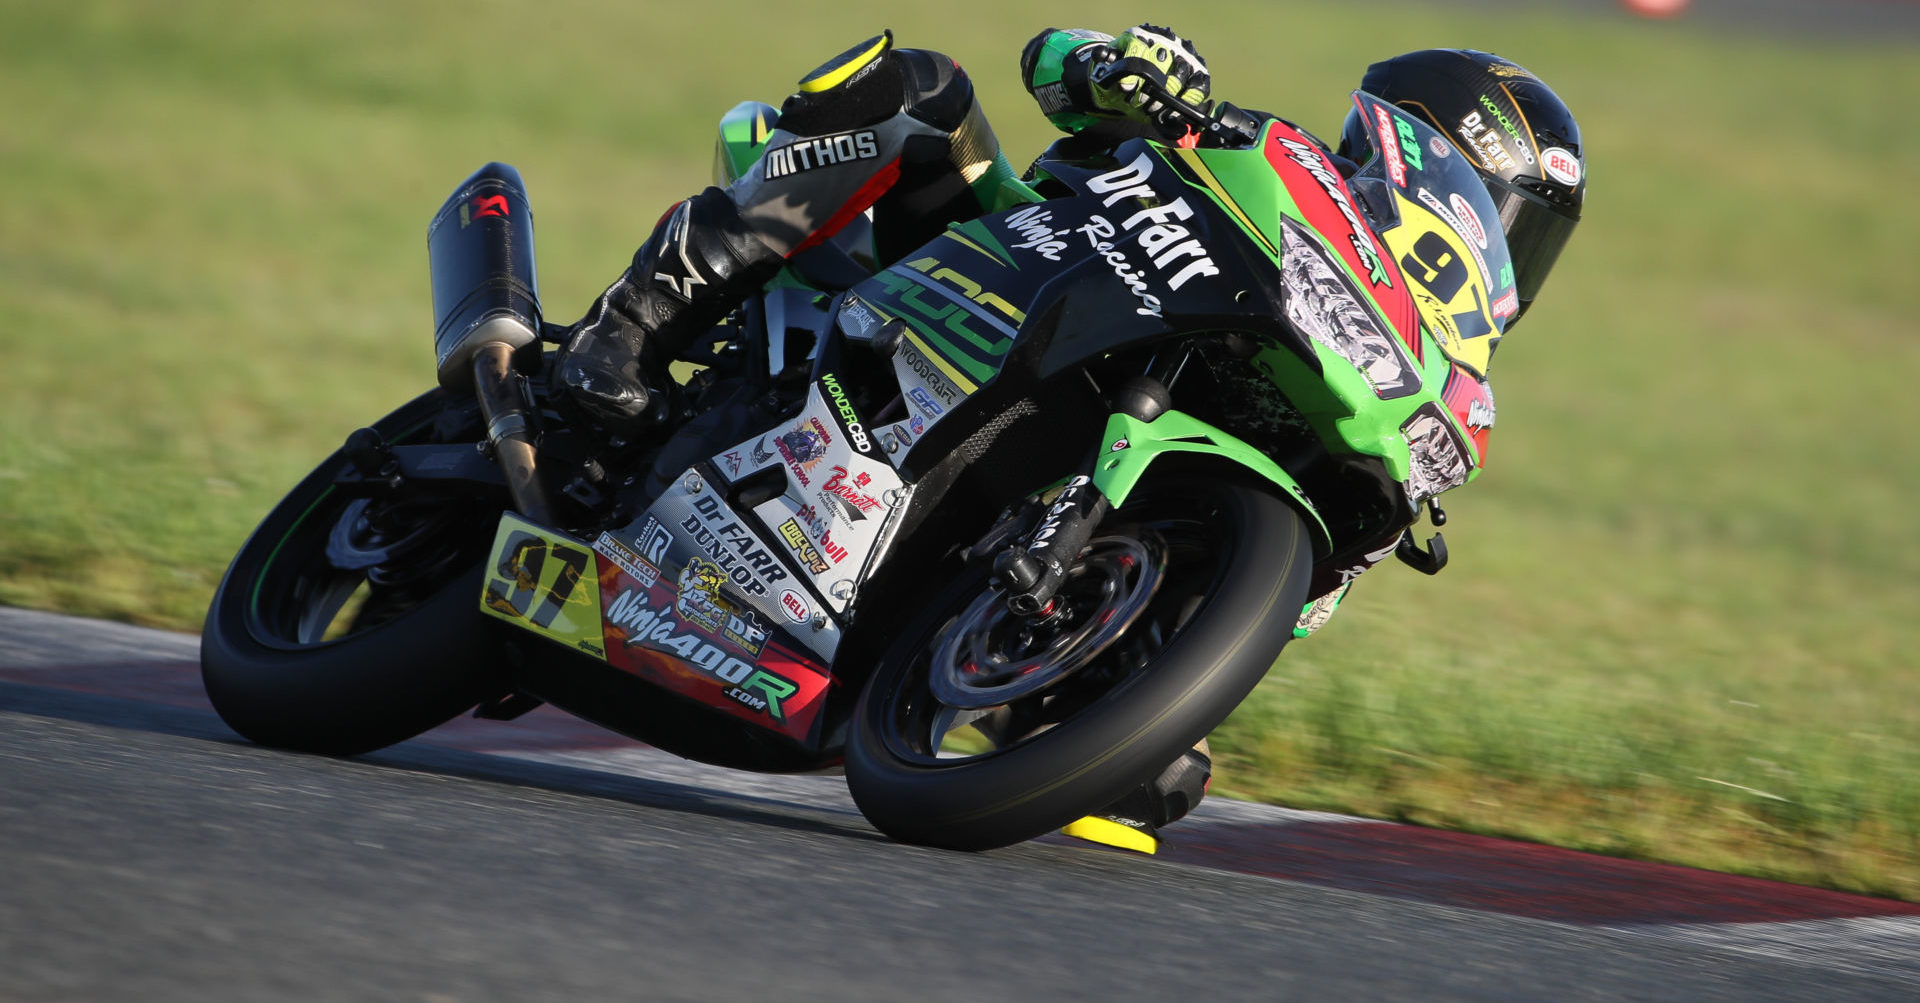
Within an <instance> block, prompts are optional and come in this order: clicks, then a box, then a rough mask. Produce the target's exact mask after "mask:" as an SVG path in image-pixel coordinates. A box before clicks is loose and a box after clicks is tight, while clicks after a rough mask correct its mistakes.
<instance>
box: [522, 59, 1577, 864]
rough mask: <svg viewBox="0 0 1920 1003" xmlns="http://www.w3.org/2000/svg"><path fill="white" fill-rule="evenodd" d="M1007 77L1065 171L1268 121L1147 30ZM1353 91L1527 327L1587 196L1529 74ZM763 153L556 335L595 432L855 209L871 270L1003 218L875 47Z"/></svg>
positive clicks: (649, 405)
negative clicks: (1481, 189) (1404, 134)
mask: <svg viewBox="0 0 1920 1003" xmlns="http://www.w3.org/2000/svg"><path fill="white" fill-rule="evenodd" d="M1020 69H1021V78H1022V82H1023V83H1024V84H1025V85H1026V88H1027V90H1028V92H1029V93H1030V94H1032V95H1033V97H1034V100H1035V101H1036V102H1037V103H1038V104H1039V106H1040V110H1041V112H1042V113H1043V114H1045V115H1046V116H1047V118H1048V120H1049V121H1051V122H1052V123H1053V124H1054V125H1055V126H1056V127H1058V128H1059V129H1061V130H1062V131H1063V132H1065V133H1067V134H1068V138H1067V139H1065V140H1062V141H1061V142H1062V143H1065V144H1068V146H1069V150H1070V152H1071V154H1072V155H1074V156H1075V157H1078V158H1085V157H1088V156H1092V155H1097V154H1098V153H1100V152H1101V151H1103V150H1110V149H1111V148H1112V147H1115V146H1117V145H1119V144H1120V143H1122V142H1124V141H1126V140H1129V139H1134V138H1148V139H1153V140H1156V141H1159V142H1162V143H1166V144H1169V145H1174V144H1178V145H1185V146H1195V145H1208V144H1212V143H1218V142H1229V141H1235V140H1237V135H1236V136H1234V137H1233V138H1232V139H1228V138H1223V137H1225V136H1226V134H1227V133H1228V132H1229V131H1230V130H1219V131H1206V130H1195V129H1194V128H1192V126H1191V124H1190V122H1189V118H1188V116H1187V115H1185V114H1183V113H1182V112H1181V111H1180V110H1179V109H1178V108H1175V107H1172V106H1170V105H1169V103H1168V102H1166V101H1164V100H1162V99H1161V98H1160V97H1159V95H1161V94H1166V95H1172V96H1175V97H1177V98H1178V100H1179V101H1180V102H1182V103H1184V104H1186V105H1190V106H1197V107H1200V108H1202V109H1210V110H1211V113H1212V115H1213V116H1214V117H1215V118H1216V119H1231V117H1233V116H1240V117H1241V120H1243V121H1244V120H1247V119H1248V118H1249V117H1250V118H1251V120H1253V121H1259V120H1261V119H1264V118H1267V117H1269V116H1265V115H1263V114H1260V113H1251V115H1250V114H1249V113H1247V112H1243V111H1241V110H1240V109H1238V108H1235V107H1233V106H1232V105H1228V104H1225V103H1221V104H1219V105H1217V106H1216V105H1213V104H1211V103H1210V102H1209V101H1208V92H1209V88H1210V83H1211V80H1210V76H1209V74H1208V71H1207V66H1206V63H1205V62H1204V61H1203V60H1202V59H1201V58H1200V56H1199V54H1198V53H1197V52H1196V51H1195V50H1194V47H1193V46H1192V44H1191V43H1189V42H1188V41H1186V40H1185V39H1182V38H1181V37H1180V36H1179V35H1177V34H1175V33H1174V32H1172V31H1170V30H1168V29H1166V28H1160V27H1155V26H1153V25H1145V24H1143V25H1139V26H1136V27H1133V28H1129V29H1127V30H1126V31H1124V32H1122V33H1120V34H1119V35H1117V36H1109V35H1105V34H1102V33H1099V32H1094V31H1085V30H1078V29H1056V28H1048V29H1046V30H1045V31H1042V32H1041V33H1039V34H1038V35H1036V36H1035V37H1034V38H1033V39H1032V40H1031V41H1030V42H1028V43H1027V46H1026V48H1025V50H1024V51H1023V52H1022V54H1021V58H1020ZM1361 89H1362V90H1365V91H1367V92H1368V93H1371V94H1374V95H1376V96H1378V97H1380V98H1383V99H1385V100H1387V101H1389V102H1392V103H1394V104H1396V105H1399V106H1401V107H1403V108H1406V109H1408V110H1409V111H1412V112H1413V113H1414V114H1416V115H1420V116H1421V117H1423V118H1425V119H1426V120H1427V121H1429V122H1430V123H1431V124H1432V125H1434V126H1435V127H1436V128H1438V129H1439V130H1440V131H1441V132H1442V133H1443V134H1445V135H1447V136H1448V137H1449V138H1450V139H1453V140H1454V143H1455V145H1456V146H1458V147H1460V149H1461V152H1462V153H1463V154H1464V155H1466V156H1467V157H1468V159H1469V162H1470V163H1473V164H1475V166H1476V168H1477V169H1478V170H1479V172H1480V174H1481V176H1482V178H1483V179H1485V181H1486V183H1487V185H1488V188H1489V190H1490V191H1491V192H1492V194H1493V197H1494V202H1495V204H1496V205H1497V206H1498V207H1499V209H1500V217H1501V222H1502V224H1503V226H1504V228H1505V229H1506V232H1507V237H1508V242H1509V244H1510V245H1511V246H1512V256H1513V262H1514V268H1515V273H1516V274H1515V285H1516V287H1517V289H1518V293H1519V305H1518V312H1524V311H1525V310H1526V308H1527V307H1528V306H1530V305H1531V303H1532V302H1533V299H1534V297H1535V296H1536V295H1537V294H1538V290H1539V288H1540V285H1541V283H1542V282H1543V281H1544V279H1545V277H1546V275H1547V273H1548V272H1549V271H1551V269H1552V266H1553V264H1554V261H1555V259H1556V258H1557V256H1558V254H1559V251H1560V248H1561V247H1562V246H1564V244H1565V242H1566V238H1567V236H1568V235H1569V234H1570V233H1571V231H1572V226H1573V223H1574V222H1577V220H1578V219H1579V209H1580V204H1581V201H1582V199H1583V197H1584V193H1585V177H1584V176H1583V175H1584V171H1583V170H1582V161H1581V160H1580V145H1579V144H1580V136H1579V129H1578V127H1577V125H1575V124H1574V121H1573V117H1572V115H1571V114H1570V113H1569V112H1567V110H1566V107H1565V105H1564V104H1562V103H1561V102H1560V100H1559V98H1558V97H1556V96H1555V95H1554V94H1553V92H1552V91H1551V90H1549V89H1548V88H1547V87H1546V86H1545V85H1544V84H1542V83H1540V82H1539V80H1538V79H1537V78H1535V77H1533V76H1532V75H1531V74H1529V73H1527V72H1526V71H1525V70H1523V69H1520V68H1519V67H1518V66H1515V65H1514V64H1512V63H1509V62H1507V61H1505V60H1502V59H1499V58H1498V57H1494V56H1490V55H1488V54H1486V53H1481V52H1473V51H1470V50H1438V49H1435V50H1424V51H1421V52H1414V53H1409V54H1406V55H1403V56H1399V57H1396V58H1394V59H1390V60H1387V61H1385V62H1382V63H1376V64H1374V65H1373V66H1371V67H1369V69H1368V71H1367V74H1366V76H1365V78H1364V79H1363V80H1362V82H1361ZM1509 113H1510V114H1509ZM1514 119H1518V120H1519V122H1520V123H1523V124H1524V125H1525V126H1526V127H1527V129H1530V130H1531V132H1530V133H1529V132H1527V131H1525V130H1523V129H1520V128H1516V127H1515V126H1514V125H1512V123H1513V121H1514ZM1503 129H1504V130H1505V131H1503ZM1462 139H1464V140H1466V142H1464V143H1463V142H1462ZM765 151H766V152H765V153H764V154H763V155H762V156H761V158H760V159H759V160H758V161H756V162H755V163H754V164H753V165H752V166H751V167H750V168H749V169H748V170H747V171H746V172H745V173H744V174H743V175H742V176H741V177H740V178H739V179H738V180H737V181H735V182H734V183H733V184H732V185H730V186H729V187H727V188H725V189H721V188H717V187H710V188H707V189H706V190H704V191H702V192H700V193H699V194H697V195H694V196H693V197H691V198H689V199H687V200H685V201H683V202H680V203H678V204H677V205H675V206H673V207H672V208H671V209H669V210H668V212H667V214H666V215H665V216H663V217H662V218H661V220H660V221H659V223H658V224H656V226H655V229H654V231H653V233H652V235H651V236H649V237H648V239H647V240H646V242H645V243H643V244H642V245H641V246H640V248H639V250H637V251H636V252H635V253H634V256H633V261H632V264H631V265H630V266H629V267H628V269H627V270H626V272H625V273H624V274H623V275H621V276H620V278H619V279H618V280H616V281H615V282H614V283H613V284H612V285H611V286H609V287H608V288H607V290H606V291H605V292H604V293H602V294H601V296H600V297H599V299H598V300H597V301H596V302H595V303H594V304H593V306H592V307H591V308H590V309H589V310H588V312H587V314H586V316H585V317H584V318H583V319H582V320H580V321H579V322H578V323H577V324H576V325H575V326H574V327H573V329H572V331H571V333H570V334H569V336H568V338H567V340H566V342H565V344H564V345H563V347H562V349H561V351H560V353H559V355H558V357H557V363H556V372H557V375H558V377H559V380H560V382H561V383H562V384H563V386H564V387H565V389H566V392H567V394H568V396H569V397H570V398H571V399H572V400H573V401H574V403H575V404H577V405H578V406H579V407H580V408H581V409H582V410H584V411H586V412H588V413H589V414H591V415H592V416H593V417H594V418H595V419H596V420H598V421H600V422H602V423H603V424H605V425H607V426H608V427H609V428H612V429H615V430H622V431H640V430H643V429H645V428H646V427H647V426H649V425H650V424H651V423H653V422H654V421H656V420H658V417H657V416H658V415H659V414H660V413H661V410H662V409H661V408H659V407H657V406H656V399H655V398H656V391H654V390H651V389H649V384H650V383H651V384H652V385H653V386H654V387H660V386H663V385H664V379H665V373H666V368H667V365H668V363H670V362H671V361H672V360H673V358H674V357H675V356H676V355H678V354H679V353H680V352H681V351H683V350H684V349H685V348H686V347H687V346H688V344H689V343H690V341H691V340H692V339H693V338H694V337H695V336H697V335H699V334H701V333H703V332H705V331H707V330H708V329H710V328H711V327H712V326H713V325H714V324H716V323H718V322H719V321H720V320H722V319H723V318H725V317H726V315H727V314H729V313H731V312H732V311H733V310H734V309H735V308H736V307H737V306H738V305H739V304H740V303H741V302H743V301H744V300H745V299H746V298H747V297H748V296H749V295H751V294H752V293H753V292H755V291H756V290H758V289H759V288H760V287H761V286H762V285H764V284H765V283H766V282H767V281H769V280H770V279H772V278H773V277H774V275H775V274H776V273H778V272H779V271H780V269H781V267H782V266H783V265H785V264H786V263H787V261H788V259H790V258H792V257H793V256H795V255H797V254H800V253H803V252H805V251H806V250H808V249H810V248H812V247H814V246H816V245H818V244H819V243H821V242H822V241H824V240H826V239H828V238H830V237H832V236H833V235H834V234H835V233H837V232H838V231H839V230H840V229H841V228H842V227H844V226H846V225H847V224H848V223H850V222H851V221H852V220H853V219H855V218H856V217H859V216H861V215H862V214H863V213H866V212H867V210H869V209H872V210H873V213H872V220H873V227H874V242H875V245H876V250H877V252H878V255H877V256H878V258H879V260H881V261H883V262H887V261H892V260H894V259H895V258H897V257H899V256H900V255H902V254H904V253H905V252H907V251H909V250H912V249H913V248H915V247H918V246H920V245H921V244H923V243H924V242H926V241H927V240H929V239H931V238H932V237H934V236H936V235H937V234H938V233H939V232H940V231H941V229H942V228H944V226H945V225H946V224H947V223H948V222H951V221H957V220H963V219H971V218H974V217H976V216H979V215H982V214H984V213H987V212H991V211H995V210H997V209H1003V208H1007V207H1008V206H1009V205H1010V204H1011V202H1010V200H1009V199H1008V197H1007V196H1006V194H1005V186H1006V183H1007V182H1009V181H1011V180H1012V179H1013V178H1014V177H1015V173H1014V171H1013V169H1012V167H1011V165H1010V164H1009V163H1008V161H1007V159H1006V157H1005V156H1004V155H1003V154H1002V153H1001V151H1000V146H999V143H998V141H997V140H996V139H995V137H994V134H993V130H992V128H991V127H990V126H989V125H988V124H987V121H986V117H985V115H984V114H983V113H982V111H981V109H980V106H979V103H978V102H977V101H976V100H975V98H974V93H973V86H972V83H971V81H970V80H969V79H968V78H967V75H966V73H965V71H964V70H962V69H961V68H960V67H959V65H958V64H957V63H955V62H954V61H953V60H952V59H950V58H948V57H946V56H944V55H941V54H939V53H936V52H931V51H927V50H921V49H903V48H895V47H894V45H893V37H892V33H891V32H883V33H882V34H880V35H878V36H875V37H874V38H870V39H868V40H866V41H864V42H861V43H860V44H858V45H855V46H854V47H852V48H850V49H848V50H847V51H846V52H843V53H841V54H840V55H838V56H836V57H834V58H833V59H832V60H829V61H828V62H827V63H825V64H824V65H822V66H820V67H819V68H818V69H815V70H814V71H813V72H811V73H809V74H807V76H806V77H804V78H802V80H801V81H800V84H799V90H798V91H797V92H796V93H794V94H793V95H792V96H791V97H789V98H788V99H787V100H786V102H785V104H784V105H783V106H782V108H781V109H780V115H779V118H778V119H777V121H776V122H775V125H774V128H773V130H772V132H771V134H770V135H769V136H768V138H767V141H766V145H765ZM1373 154H1374V150H1373V148H1372V146H1371V138H1370V130H1369V129H1368V128H1367V126H1366V123H1364V122H1357V121H1356V120H1355V116H1354V115H1353V114H1351V113H1350V115H1349V121H1348V122H1347V124H1346V127H1345V128H1344V129H1343V134H1342V139H1341V144H1340V147H1339V155H1338V156H1336V158H1335V163H1336V164H1337V165H1338V166H1340V167H1341V169H1342V171H1343V172H1344V173H1347V174H1349V175H1351V174H1352V173H1353V172H1354V171H1355V170H1357V169H1358V168H1359V167H1361V166H1363V165H1364V164H1365V163H1366V162H1367V161H1368V160H1370V159H1371V158H1372V156H1373ZM1550 156H1551V158H1552V159H1551V160H1550V159H1549V157H1550ZM1343 160H1344V161H1345V162H1344V163H1343V162H1342V161H1343ZM1517 315H1518V314H1517V312H1516V313H1515V315H1514V318H1513V319H1517ZM1511 323H1512V321H1511V320H1509V322H1508V325H1509V326H1511ZM1397 538H1398V532H1397V531H1396V533H1395V534H1394V535H1393V536H1391V537H1388V538H1385V539H1384V540H1383V541H1382V542H1384V544H1385V546H1384V547H1379V548H1375V547H1369V548H1366V549H1367V551H1368V552H1367V553H1366V555H1365V558H1364V563H1362V564H1360V565H1359V566H1358V567H1357V568H1350V569H1347V570H1345V571H1339V572H1337V574H1338V576H1339V577H1338V578H1337V579H1335V580H1331V581H1330V582H1324V583H1317V587H1316V588H1315V591H1314V594H1319V595H1320V596H1321V598H1320V599H1318V600H1316V602H1315V603H1314V604H1312V605H1310V606H1309V607H1308V610H1307V611H1306V613H1304V614H1303V616H1302V625H1303V626H1302V628H1301V629H1302V630H1311V629H1312V628H1313V627H1317V626H1318V624H1319V623H1321V622H1324V620H1325V618H1326V617H1327V616H1330V615H1331V614H1332V611H1333V608H1334V607H1335V606H1337V604H1338V602H1339V600H1340V598H1342V597H1343V596H1344V594H1345V592H1346V590H1347V588H1348V587H1349V586H1350V585H1351V583H1352V579H1353V577H1354V576H1356V575H1357V574H1359V573H1360V572H1361V571H1364V570H1366V568H1367V567H1369V566H1371V564H1372V563H1374V562H1377V561H1379V560H1381V559H1384V558H1385V556H1386V555H1387V554H1389V553H1392V552H1393V544H1394V541H1395V540H1396V539H1397ZM1296 633H1299V631H1296ZM1204 746H1205V743H1204V742H1202V745H1201V746H1200V747H1197V748H1196V749H1195V750H1193V751H1191V752H1189V753H1187V754H1185V755H1183V756H1182V757H1181V758H1180V759H1179V760H1176V761H1175V762H1174V763H1173V764H1172V765H1170V766H1169V767H1168V768H1167V769H1166V770H1165V771H1164V772H1163V773H1162V774H1161V775H1160V777H1158V778H1157V779H1156V780H1154V781H1153V782H1152V783H1149V784H1146V785H1143V786H1142V787H1140V788H1138V789H1137V790H1135V791H1134V792H1133V793H1131V794H1129V795H1128V796H1127V797H1126V798H1125V799H1123V800H1122V801H1121V802H1120V803H1118V804H1116V805H1114V806H1112V807H1110V808H1109V809H1108V810H1107V811H1106V812H1105V813H1104V814H1105V815H1106V816H1107V817H1108V818H1111V819H1113V820H1114V821H1116V822H1119V823H1121V824H1122V825H1125V826H1128V827H1132V828H1135V829H1143V830H1145V831H1146V832H1148V833H1149V834H1151V833H1152V832H1153V831H1154V830H1155V829H1157V827H1158V826H1161V825H1165V824H1166V823H1168V822H1171V821H1173V820H1175V819H1178V818H1180V817H1181V816H1183V815H1185V814H1186V813H1187V811H1188V810H1190V809H1191V808H1192V807H1193V805H1194V804H1197V803H1198V802H1199V800H1200V799H1201V797H1202V796H1203V795H1204V792H1205V789H1206V785H1207V783H1208V781H1209V779H1210V767H1211V762H1210V760H1209V759H1208V757H1207V755H1206V752H1205V749H1204Z"/></svg>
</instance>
